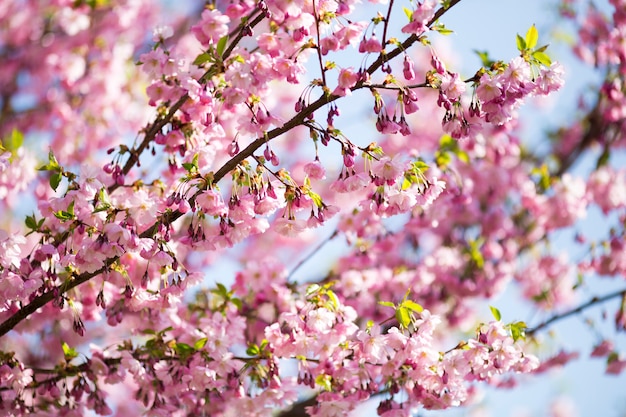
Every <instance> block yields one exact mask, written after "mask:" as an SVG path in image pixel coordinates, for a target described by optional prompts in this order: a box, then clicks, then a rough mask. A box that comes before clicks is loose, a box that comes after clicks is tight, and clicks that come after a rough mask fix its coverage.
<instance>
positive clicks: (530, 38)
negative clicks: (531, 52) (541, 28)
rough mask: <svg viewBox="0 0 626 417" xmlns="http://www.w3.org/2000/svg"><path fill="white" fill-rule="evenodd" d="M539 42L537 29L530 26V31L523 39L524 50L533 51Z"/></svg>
mask: <svg viewBox="0 0 626 417" xmlns="http://www.w3.org/2000/svg"><path fill="white" fill-rule="evenodd" d="M538 40H539V32H537V28H536V27H535V25H532V26H531V27H530V29H528V31H527V32H526V37H525V38H524V42H525V43H526V49H533V48H534V47H535V46H536V45H537V41H538Z"/></svg>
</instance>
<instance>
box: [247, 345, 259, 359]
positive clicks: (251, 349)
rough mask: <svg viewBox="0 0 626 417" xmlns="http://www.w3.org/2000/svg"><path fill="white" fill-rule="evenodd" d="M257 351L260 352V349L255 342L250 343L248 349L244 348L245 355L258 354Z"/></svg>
mask: <svg viewBox="0 0 626 417" xmlns="http://www.w3.org/2000/svg"><path fill="white" fill-rule="evenodd" d="M259 353H261V349H259V347H258V346H257V345H256V343H253V344H251V345H250V346H248V349H246V355H248V356H258V355H259Z"/></svg>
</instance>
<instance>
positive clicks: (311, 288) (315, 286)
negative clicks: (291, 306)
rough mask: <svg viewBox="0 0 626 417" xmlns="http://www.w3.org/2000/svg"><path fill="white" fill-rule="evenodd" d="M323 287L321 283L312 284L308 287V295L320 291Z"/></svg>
mask: <svg viewBox="0 0 626 417" xmlns="http://www.w3.org/2000/svg"><path fill="white" fill-rule="evenodd" d="M321 288H322V287H320V286H319V284H311V285H309V286H308V287H307V289H306V295H307V296H309V295H313V294H315V293H316V292H318V291H319V290H320V289H321Z"/></svg>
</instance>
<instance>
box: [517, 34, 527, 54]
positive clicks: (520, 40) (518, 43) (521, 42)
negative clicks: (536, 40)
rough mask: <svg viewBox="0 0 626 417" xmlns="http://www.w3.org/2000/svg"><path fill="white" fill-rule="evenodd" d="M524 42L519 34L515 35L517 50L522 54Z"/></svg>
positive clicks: (524, 46) (524, 48) (524, 47)
mask: <svg viewBox="0 0 626 417" xmlns="http://www.w3.org/2000/svg"><path fill="white" fill-rule="evenodd" d="M526 49H527V48H526V41H525V40H524V38H522V37H521V36H520V35H519V34H518V35H517V50H518V51H520V52H524V51H525V50H526Z"/></svg>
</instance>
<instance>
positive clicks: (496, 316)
mask: <svg viewBox="0 0 626 417" xmlns="http://www.w3.org/2000/svg"><path fill="white" fill-rule="evenodd" d="M489 309H490V310H491V314H492V315H493V318H494V319H496V320H497V321H500V320H501V319H502V314H500V310H498V309H497V308H495V307H494V306H489Z"/></svg>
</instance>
